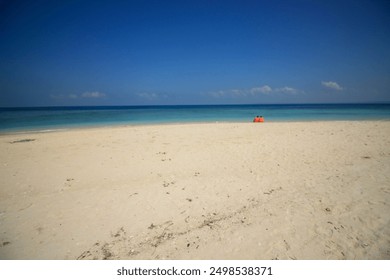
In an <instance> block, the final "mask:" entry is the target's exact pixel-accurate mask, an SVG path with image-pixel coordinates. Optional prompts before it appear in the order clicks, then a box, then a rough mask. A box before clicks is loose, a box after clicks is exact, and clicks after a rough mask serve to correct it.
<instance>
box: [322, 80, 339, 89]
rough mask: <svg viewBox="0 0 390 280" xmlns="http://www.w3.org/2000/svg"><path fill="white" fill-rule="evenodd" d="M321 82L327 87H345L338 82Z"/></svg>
mask: <svg viewBox="0 0 390 280" xmlns="http://www.w3.org/2000/svg"><path fill="white" fill-rule="evenodd" d="M321 84H322V85H323V86H324V87H326V88H330V89H333V90H343V88H342V87H341V86H340V85H339V84H338V83H336V82H332V81H329V82H321Z"/></svg>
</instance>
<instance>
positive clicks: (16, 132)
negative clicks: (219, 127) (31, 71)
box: [0, 119, 390, 137]
mask: <svg viewBox="0 0 390 280" xmlns="http://www.w3.org/2000/svg"><path fill="white" fill-rule="evenodd" d="M331 122H334V123H343V122H352V123H364V122H390V119H372V120H370V119H366V120H291V121H286V120H281V121H267V120H266V121H265V122H264V123H261V124H254V123H253V122H252V121H210V122H167V123H139V124H138V123H137V124H111V125H96V126H94V125H91V126H73V127H58V128H52V129H47V128H44V129H34V130H11V131H8V130H5V131H2V130H0V137H1V136H7V135H25V134H46V133H57V132H67V131H80V130H96V129H117V128H132V127H153V126H157V127H158V126H177V125H212V124H254V125H265V124H284V123H289V124H294V123H331Z"/></svg>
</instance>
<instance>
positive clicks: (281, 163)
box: [0, 121, 390, 259]
mask: <svg viewBox="0 0 390 280" xmlns="http://www.w3.org/2000/svg"><path fill="white" fill-rule="evenodd" d="M0 166H1V169H0V258H1V259H390V122H388V121H372V122H371V121H367V122H302V123H263V124H254V123H212V124H175V125H158V126H157V125H156V126H155V125H151V126H128V127H112V128H91V129H79V130H69V131H59V132H51V133H29V134H14V135H1V136H0Z"/></svg>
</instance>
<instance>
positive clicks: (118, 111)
mask: <svg viewBox="0 0 390 280" xmlns="http://www.w3.org/2000/svg"><path fill="white" fill-rule="evenodd" d="M256 115H262V116H264V118H265V121H266V122H279V121H330V120H355V121H359V120H390V104H311V105H307V104H305V105H303V104H294V105H188V106H113V107H111V106H110V107H42V108H37V107H34V108H0V132H19V131H45V130H56V129H66V128H75V127H94V126H111V125H139V124H162V123H164V124H166V123H188V122H251V121H252V120H253V118H254V117H255V116H256Z"/></svg>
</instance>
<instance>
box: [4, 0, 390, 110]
mask: <svg viewBox="0 0 390 280" xmlns="http://www.w3.org/2000/svg"><path fill="white" fill-rule="evenodd" d="M364 102H390V1H379V0H378V1H375V0H371V1H368V0H359V1H352V0H351V1H349V0H348V1H347V0H336V1H333V0H326V1H325V0H324V1H321V0H317V1H316V0H290V1H286V0H285V1H282V0H272V1H270V0H263V1H262V0H258V1H249V0H237V1H230V0H220V1H217V0H207V1H203V0H192V1H185V0H182V1H169V0H167V1H148V0H144V1H141V0H137V1H135V0H134V1H131V0H128V1H119V0H118V1H115V0H109V1H99V0H94V1H74V0H69V1H61V0H59V1H43V0H35V1H22V0H0V107H25V106H89V105H90V106H99V105H107V106H109V105H188V104H190V105H191V104H284V103H364Z"/></svg>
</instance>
